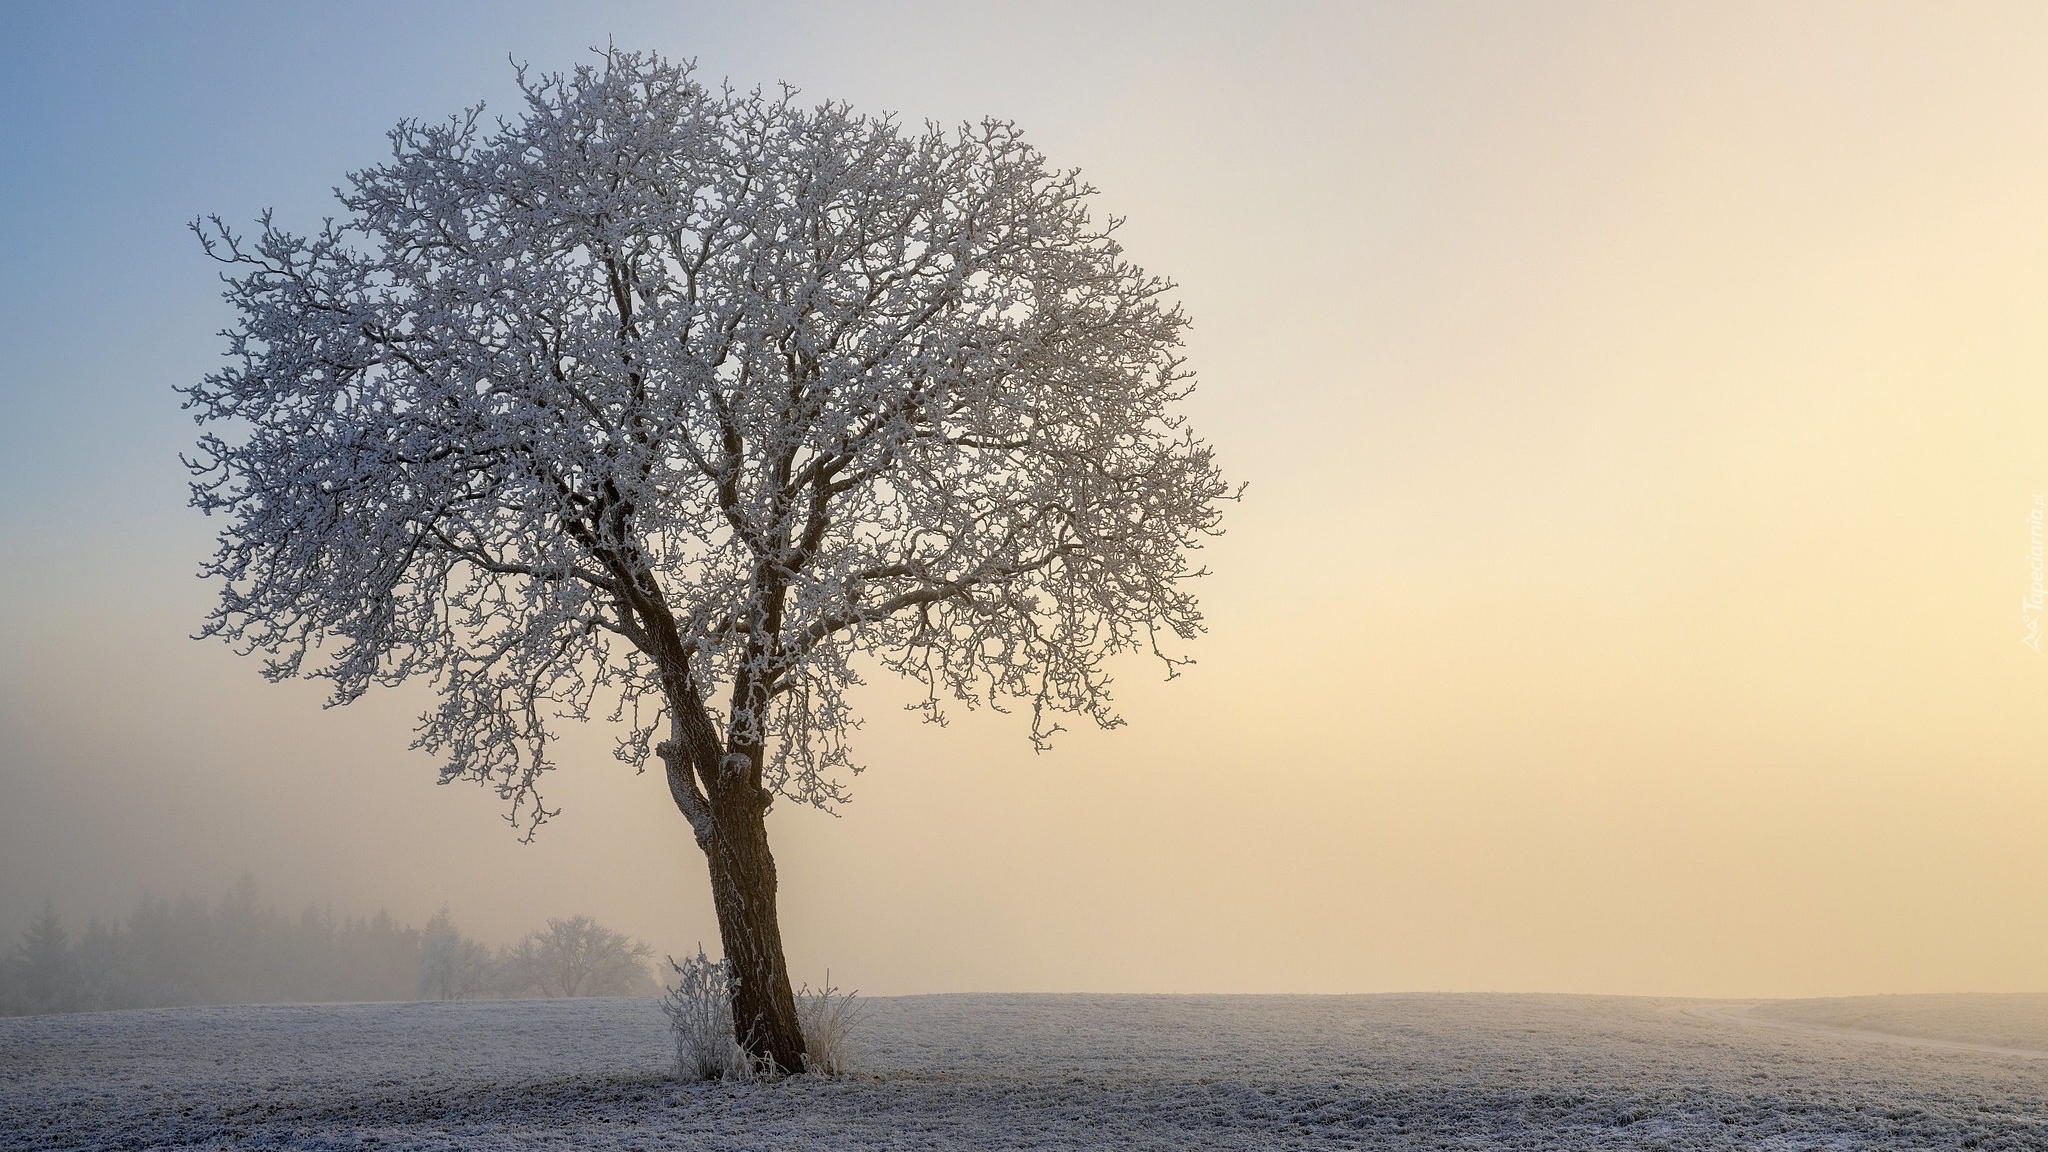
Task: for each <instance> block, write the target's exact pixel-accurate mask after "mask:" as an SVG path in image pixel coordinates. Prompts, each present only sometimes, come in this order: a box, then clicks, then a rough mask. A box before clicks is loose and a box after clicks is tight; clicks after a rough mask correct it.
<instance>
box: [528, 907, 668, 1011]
mask: <svg viewBox="0 0 2048 1152" xmlns="http://www.w3.org/2000/svg"><path fill="white" fill-rule="evenodd" d="M653 955H654V950H653V949H651V948H649V947H648V946H647V945H645V944H642V943H640V942H639V941H637V940H633V939H630V938H628V937H627V936H626V934H625V933H623V932H615V931H613V930H612V929H610V928H606V927H605V926H604V925H602V924H599V923H598V922H597V921H595V920H592V919H591V918H590V917H588V916H571V917H569V918H568V919H567V920H554V919H550V920H549V921H548V926H547V928H545V929H535V930H534V931H532V932H528V933H527V934H526V936H525V938H524V939H522V940H520V941H519V943H518V944H517V945H515V946H513V947H510V948H507V949H505V953H504V956H503V957H502V958H501V959H500V961H499V968H500V970H501V972H502V978H503V980H504V982H505V990H506V991H507V992H509V993H511V994H513V995H518V994H520V993H522V992H527V991H537V992H539V993H540V994H541V995H543V996H638V995H646V994H650V993H652V992H654V991H656V985H655V983H654V977H653V976H652V975H651V974H650V973H649V972H648V971H647V962H648V960H649V959H651V958H652V957H653Z"/></svg>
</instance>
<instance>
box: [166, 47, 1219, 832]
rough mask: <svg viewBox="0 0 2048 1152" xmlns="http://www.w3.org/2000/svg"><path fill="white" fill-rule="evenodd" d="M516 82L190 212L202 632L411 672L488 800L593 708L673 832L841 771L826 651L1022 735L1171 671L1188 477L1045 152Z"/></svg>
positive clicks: (517, 784)
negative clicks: (518, 110) (285, 178)
mask: <svg viewBox="0 0 2048 1152" xmlns="http://www.w3.org/2000/svg"><path fill="white" fill-rule="evenodd" d="M520 87H521V90H522V92H523V93H524V97H525V108H524V115H523V116H522V117H521V118H519V119H517V120H512V121H498V122H495V124H494V125H493V124H489V123H487V122H486V121H485V119H484V117H483V115H482V110H481V108H477V109H472V110H471V111H470V112H468V113H466V114H464V115H460V116H457V117H454V118H452V119H450V120H448V121H446V122H440V123H424V122H408V123H404V124H401V125H400V126H399V127H398V128H396V129H395V130H394V131H393V132H392V133H391V158H390V159H389V160H388V161H387V162H385V163H382V164H380V165H378V166H376V167H372V168H368V169H365V170H363V171H360V172H357V173H354V174H353V175H352V176H351V177H350V178H349V179H348V181H347V183H346V185H345V186H344V187H343V188H341V189H339V190H338V191H337V196H338V198H339V201H340V204H341V208H342V214H341V216H340V217H339V218H338V219H336V220H332V221H329V222H328V223H327V224H326V225H325V226H324V227H322V228H321V229H320V230H319V231H317V232H315V233H313V234H310V235H303V236H302V235H296V234H293V233H291V232H288V231H286V230H284V229H282V228H281V227H279V226H277V225H276V224H274V223H273V222H272V220H271V219H270V217H269V216H268V215H267V214H266V215H265V216H264V217H263V218H262V220H261V225H260V228H259V229H258V230H257V231H256V232H254V233H253V234H247V235H245V234H242V233H238V232H236V231H234V230H232V229H230V228H229V227H228V226H227V225H225V224H223V223H222V222H221V221H220V220H219V219H218V218H215V219H212V220H211V221H209V222H204V223H201V224H199V225H196V226H195V227H196V229H197V230H198V232H199V233H200V236H201V239H202V241H203V242H204V243H205V245H206V248H207V250H208V252H210V253H211V254H213V255H214V256H215V257H216V258H218V259H220V260H222V261H224V262H226V263H227V265H228V266H229V271H228V273H227V274H226V281H227V285H228V287H227V298H228V299H229V301H230V302H231V303H232V304H233V306H234V307H235V309H236V310H237V312H238V313H239V321H238V323H237V324H236V325H235V326H234V327H233V328H232V329H230V330H229V331H228V332H227V333H226V334H225V335H226V336H227V338H228V340H229V342H230V349H229V351H230V355H229V362H228V365H227V366H226V367H224V368H223V369H221V370H220V371H218V372H215V373H214V374H212V375H210V376H208V377H207V378H206V379H205V380H204V381H203V382H202V383H199V384H197V385H195V386H193V387H191V388H189V389H186V390H185V392H186V395H187V407H189V408H191V409H193V410H195V411H196V414H197V417H198V419H199V420H200V421H201V422H202V423H203V424H205V425H207V426H209V431H208V432H207V433H206V434H205V435H203V436H202V438H201V441H200V446H199V450H198V452H197V453H196V455H195V457H194V458H193V459H192V460H191V461H190V462H189V463H190V467H191V469H192V471H193V473H194V476H195V482H194V484H193V500H194V503H195V504H196V505H197V506H198V507H200V508H202V509H204V510H206V511H207V512H209V513H216V512H217V513H221V514H223V515H224V516H225V517H226V521H227V524H226V527H225V528H224V529H223V531H222V532H221V535H220V545H219V550H218V552H217V554H216V555H215V557H214V558H213V559H212V561H211V562H210V563H209V564H208V565H207V566H206V569H205V571H206V573H207V574H208V575H210V576H213V577H216V578H218V579H220V580H221V581H222V583H223V585H224V591H223V594H222V598H221V601H220V604H219V606H218V608H217V609H216V611H215V612H214V613H213V615H212V617H211V619H210V620H209V622H208V625H207V627H206V631H207V633H209V634H212V635H218V636H222V637H226V638H229V639H231V640H234V641H237V642H239V643H240V644H241V645H243V646H245V647H246V648H247V649H249V650H252V651H262V652H265V653H267V654H268V657H269V658H268V661H267V664H266V672H267V675H269V676H271V677H272V678H285V677H289V676H293V675H299V674H304V675H310V676H317V677H324V678H326V679H328V680H330V681H332V683H333V697H332V699H333V701H334V702H335V703H346V702H348V701H350V700H353V699H355V698H356V697H357V696H359V695H360V694H362V693H363V692H364V691H365V689H366V688H368V687H369V686H370V685H372V684H394V683H397V682H399V681H401V680H405V679H407V678H410V677H416V676H417V677H425V678H429V679H431V680H432V681H434V682H435V683H436V685H437V687H438V690H439V704H438V707H436V708H435V709H434V710H433V711H431V712H429V713H428V714H427V715H426V716H425V717H424V719H423V722H422V725H421V727H420V729H419V734H418V744H419V746H421V747H424V748H426V749H428V750H431V751H433V752H435V753H437V754H439V755H440V756H441V757H442V758H443V762H444V767H443V769H442V778H443V780H444V782H445V781H448V780H453V779H457V778H467V779H474V780H478V781H483V782H487V783H490V784H493V785H495V787H496V788H497V790H498V791H499V793H500V794H501V795H502V796H503V797H504V798H506V799H507V800H508V801H510V802H511V818H512V819H513V820H514V822H515V823H520V824H524V825H525V826H526V827H527V830H528V832H529V834H530V832H531V830H532V828H533V827H536V826H538V824H539V823H540V822H542V821H544V820H545V819H546V818H547V817H548V816H549V815H551V813H550V811H549V810H548V809H546V808H545V807H544V806H543V805H542V804H541V802H540V799H539V796H538V793H537V792H536V782H537V780H538V779H539V777H540V775H541V773H542V772H543V771H545V770H546V769H547V768H549V767H550V766H551V760H550V753H549V735H550V726H551V722H553V721H555V720H557V719H559V718H574V719H579V720H581V719H588V718H590V717H592V716H593V715H597V716H605V717H610V718H612V719H614V720H619V721H623V722H625V724H626V725H627V728H628V731H627V735H626V736H625V737H624V738H623V739H622V740H621V741H620V750H619V754H620V756H621V757H622V758H623V759H625V760H627V761H628V762H630V763H633V764H634V765H636V766H641V765H644V763H645V759H646V757H647V755H648V754H649V752H650V751H658V752H660V753H661V754H662V756H663V758H664V760H665V761H667V766H668V776H669V781H670V785H671V788H672V790H673V791H674V794H675V798H676V802H677V804H678V806H679V807H681V808H682V809H683V811H684V813H685V815H686V816H688V817H689V819H690V822H691V824H692V826H693V828H694V829H695V830H696V833H697V836H698V839H699V842H700V843H703V842H705V841H706V838H707V837H708V836H710V835H711V834H712V828H713V820H712V818H711V817H712V814H711V813H710V811H709V810H708V809H707V793H714V792H715V791H716V790H717V788H718V785H719V782H720V781H721V780H725V779H727V777H729V776H732V775H735V774H737V775H738V776H741V777H744V778H746V782H747V783H749V784H750V785H751V787H752V788H753V789H758V790H760V791H761V792H762V800H763V802H765V801H766V800H767V799H768V798H769V796H770V795H771V794H775V795H781V796H784V797H788V798H790V799H791V800H794V801H799V802H802V803H805V804H813V805H818V806H821V807H829V806H831V805H832V804H834V803H836V802H838V801H840V800H842V799H843V798H844V796H845V793H844V791H843V788H844V783H845V779H846V775H847V773H848V772H850V771H857V767H856V766H855V764H854V762H853V761H852V759H851V758H850V755H849V751H848V747H847V743H846V737H847V732H848V729H849V728H850V727H851V726H852V725H853V723H854V720H853V718H852V717H851V716H850V715H849V712H848V707H847V697H846V692H847V689H848V687H849V686H851V685H853V684H855V683H857V682H858V677H857V674H856V667H857V663H858V661H859V660H860V659H861V658H866V659H868V660H871V661H872V662H873V663H874V664H876V665H879V666H880V667H884V668H887V669H889V670H892V671H894V672H898V673H901V674H904V675H906V676H909V677H912V678H913V679H915V680H917V681H919V682H920V683H921V684H922V685H923V686H924V689H925V693H924V703H923V705H922V707H923V709H924V711H925V713H926V714H927V715H928V716H929V717H931V718H932V719H935V720H936V719H941V718H942V716H943V706H944V702H945V701H947V700H965V701H967V702H969V703H970V704H971V703H974V702H976V701H982V702H988V703H991V704H995V705H997V706H999V707H1000V706H1003V705H1004V704H1005V703H1021V705H1022V706H1023V707H1024V708H1025V709H1026V710H1028V712H1029V714H1030V716H1031V737H1032V739H1033V740H1034V741H1036V742H1039V743H1041V744H1042V743H1043V741H1044V740H1045V739H1046V738H1047V737H1048V736H1049V735H1050V734H1052V733H1053V732H1055V731H1057V725H1056V723H1055V722H1054V718H1055V717H1056V716H1057V714H1059V713H1063V712H1066V713H1079V714H1081V715H1083V716H1086V717H1088V718H1090V719H1092V720H1094V721H1096V722H1099V723H1102V724H1113V723H1115V715H1114V713H1113V711H1112V708H1111V704H1110V700H1109V696H1108V693H1107V691H1106V684H1107V681H1106V678H1105V675H1104V671H1103V668H1104V661H1105V659H1106V658H1107V657H1109V656H1111V655H1112V654H1115V653H1117V652H1120V651H1126V650H1131V649H1149V650H1151V651H1153V652H1156V653H1158V654H1159V655H1160V657H1161V658H1162V659H1164V660H1166V661H1167V662H1168V665H1169V671H1170V669H1171V666H1172V664H1173V663H1174V662H1175V661H1177V660H1178V659H1179V657H1178V656H1177V655H1176V654H1175V653H1174V651H1173V650H1172V649H1171V648H1170V647H1169V646H1167V645H1165V644H1162V643H1161V641H1162V639H1165V638H1180V639H1185V638H1189V637H1192V636H1193V635H1194V634H1195V633H1196V632H1197V631H1199V628H1200V616H1199V614H1198V612H1197V610H1196V605H1195V603H1194V601H1193V600H1192V599H1191V598H1190V596H1189V593H1188V591H1187V580H1188V578H1189V577H1191V576H1194V575H1197V574H1198V573H1197V572H1196V571H1195V570H1194V569H1193V568H1192V566H1191V565H1190V563H1189V562H1188V559H1187V553H1188V551H1189V550H1190V549H1191V548H1192V547H1194V546H1196V545H1197V544H1198V543H1199V540H1200V538H1201V537H1202V536H1204V535H1207V534H1212V533H1213V532H1214V531H1215V529H1216V525H1217V517H1218V505H1219V503H1220V502H1221V501H1222V500H1225V499H1227V498H1229V496H1230V495H1231V492H1230V490H1229V489H1228V488H1227V486H1226V484H1225V483H1224V482H1223V481H1222V480H1221V479H1220V477H1219V474H1218V471H1217V469H1216V467H1215V465H1214V463H1213V460H1212V458H1211V453H1210V450H1209V448H1208V447H1207V446H1206V445H1205V444H1204V443H1203V442H1201V441H1200V440H1198V439H1196V438H1195V437H1194V436H1193V435H1192V434H1191V433H1190V432H1189V431H1188V429H1187V428H1186V427H1185V426H1184V424H1183V422H1182V417H1181V416H1180V415H1178V414H1177V413H1176V411H1175V410H1174V405H1175V402H1176V401H1178V400H1179V399H1181V398H1182V397H1183V396H1184V395H1185V394H1186V393H1187V391H1188V390H1189V388H1190V386H1191V383H1192V381H1191V377H1190V375H1189V373H1188V372H1187V371H1186V370H1185V369H1184V367H1183V365H1182V361H1181V360H1180V359H1179V357H1178V356H1177V354H1176V349H1177V347H1178V345H1179V340H1180V335H1181V330H1182V329H1183V328H1184V326H1185V324H1186V320H1185V318H1184V317H1183V315H1182V313H1181V312H1180V311H1179V310H1178V308H1177V307H1176V306H1174V305H1172V304H1171V303H1169V302H1168V301H1167V300H1166V298H1165V294H1166V293H1167V291H1168V289H1169V288H1170V285H1169V284H1168V283H1166V282H1165V281H1163V280H1161V279H1158V278H1156V277H1153V276H1150V275H1148V274H1147V273H1145V272H1144V271H1143V270H1142V269H1140V268H1138V267H1136V266H1134V265H1133V264H1131V263H1130V262H1129V261H1128V260H1126V259H1125V258H1124V257H1123V255H1122V253H1121V251H1120V249H1119V246H1118V244H1117V243H1116V241H1115V240H1114V239H1113V238H1112V232H1113V231H1114V225H1115V221H1113V220H1112V221H1109V222H1108V223H1107V224H1098V223H1096V222H1095V221H1093V220H1092V219H1091V217H1090V215H1089V213H1088V211H1087V208H1086V201H1087V199H1088V196H1089V194H1090V191H1091V190H1090V189H1089V188H1088V187H1087V186H1086V185H1085V184H1083V183H1082V182H1081V181H1080V180H1079V179H1078V177H1077V175H1076V174H1075V173H1072V172H1066V171H1059V170H1054V169H1051V168H1049V167H1047V165H1046V163H1045V161H1044V159H1043V158H1042V157H1041V156H1040V155H1039V154H1038V152H1036V151H1035V150H1034V149H1033V148H1032V147H1031V146H1029V145H1028V144H1027V143H1025V141H1024V140H1023V138H1022V137H1021V135H1020V133H1019V131H1018V130H1017V129H1016V128H1015V127H1014V126H1012V125H1010V124H1008V123H1004V122H1000V121H993V120H990V121H984V122H982V123H979V124H973V125H967V126H963V127H961V128H959V129H957V130H953V131H946V130H941V129H939V128H937V127H934V126H926V127H924V128H922V129H918V130H912V129H909V128H907V127H905V126H904V125H901V124H899V123H897V122H896V121H894V120H893V119H890V118H887V117H883V118H876V117H869V116H861V115H856V114H854V113H853V112H852V111H851V110H850V109H848V108H847V107H845V106H843V105H839V104H831V103H826V104H820V105H816V106H805V105H803V104H801V103H799V102H798V100H797V98H796V95H795V93H794V92H793V91H790V90H787V89H785V90H783V91H781V92H780V93H777V94H764V93H762V92H760V91H758V90H757V91H752V92H738V91H734V90H731V89H729V88H728V89H723V90H718V89H712V88H709V87H706V86H705V85H703V84H700V83H699V82H698V81H697V80H696V79H694V77H693V75H692V72H691V69H690V68H689V67H688V66H684V65H673V64H670V63H667V62H665V61H663V60H661V59H660V58H658V57H653V56H640V55H634V54H629V53H624V52H616V51H614V52H608V53H605V54H603V57H602V59H601V61H600V62H599V64H597V65H594V66H586V67H581V68H578V69H576V70H575V71H574V72H573V73H572V74H570V75H567V76H562V75H551V76H547V77H543V78H538V79H530V78H529V77H528V76H527V75H526V74H525V73H524V72H522V73H521V74H520ZM664 729H665V730H666V734H665V735H664V732H663V730H664ZM730 782H735V783H737V782H738V781H730ZM710 799H711V801H713V802H715V801H716V796H715V795H713V796H711V798H710Z"/></svg>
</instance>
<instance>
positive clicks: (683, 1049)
mask: <svg viewBox="0 0 2048 1152" xmlns="http://www.w3.org/2000/svg"><path fill="white" fill-rule="evenodd" d="M668 965H669V967H670V968H673V969H675V973H676V984H675V987H673V988H670V989H669V990H668V995H666V996H664V997H662V1000H661V1010H662V1012H663V1013H665V1014H666V1015H667V1016H668V1023H669V1027H671V1028H673V1029H675V1033H676V1075H678V1076H680V1077H681V1078H683V1079H685V1080H753V1079H755V1078H756V1077H757V1076H758V1075H759V1071H760V1070H759V1069H758V1068H757V1067H756V1066H755V1064H754V1058H753V1057H752V1056H749V1055H748V1054H747V1050H746V1049H744V1048H742V1047H740V1045H739V1042H738V1041H736V1040H734V1039H733V1035H732V973H731V971H730V970H729V969H727V968H726V966H725V961H723V960H712V959H710V958H708V957H706V956H705V955H704V946H703V945H701V944H700V945H698V946H697V955H696V956H695V957H694V958H686V959H684V961H683V962H682V963H680V964H678V963H676V959H675V957H673V956H671V957H669V959H668Z"/></svg>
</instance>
